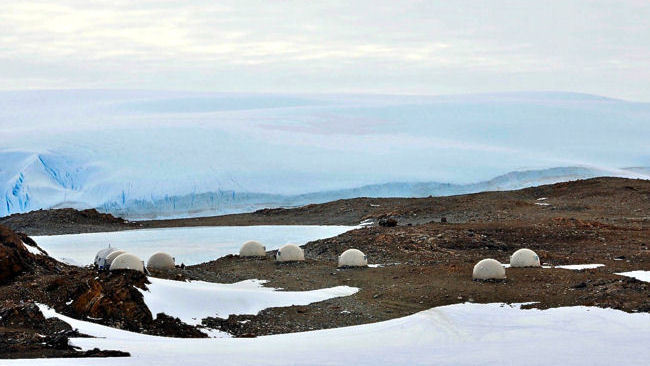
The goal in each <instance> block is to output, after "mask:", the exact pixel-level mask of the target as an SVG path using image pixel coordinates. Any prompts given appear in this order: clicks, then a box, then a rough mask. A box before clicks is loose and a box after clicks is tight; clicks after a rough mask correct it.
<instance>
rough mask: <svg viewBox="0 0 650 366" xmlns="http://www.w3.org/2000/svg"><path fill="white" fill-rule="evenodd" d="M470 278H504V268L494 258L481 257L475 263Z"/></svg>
mask: <svg viewBox="0 0 650 366" xmlns="http://www.w3.org/2000/svg"><path fill="white" fill-rule="evenodd" d="M472 278H473V279H475V280H503V279H505V278H506V269H505V268H504V267H503V265H502V264H501V263H500V262H499V261H497V260H494V259H490V258H488V259H483V260H482V261H480V262H478V263H476V265H475V266H474V271H473V272H472Z"/></svg>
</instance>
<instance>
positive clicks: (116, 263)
mask: <svg viewBox="0 0 650 366" xmlns="http://www.w3.org/2000/svg"><path fill="white" fill-rule="evenodd" d="M117 269H130V270H133V271H138V272H144V262H143V261H142V259H140V258H138V257H136V256H135V255H133V254H131V253H122V254H120V255H118V256H117V258H115V259H113V262H112V263H111V271H115V270H117Z"/></svg>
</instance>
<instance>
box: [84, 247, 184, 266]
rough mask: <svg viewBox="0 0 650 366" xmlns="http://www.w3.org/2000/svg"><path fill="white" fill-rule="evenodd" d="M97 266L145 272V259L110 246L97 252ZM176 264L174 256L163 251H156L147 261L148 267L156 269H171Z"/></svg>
mask: <svg viewBox="0 0 650 366" xmlns="http://www.w3.org/2000/svg"><path fill="white" fill-rule="evenodd" d="M95 266H96V267H97V268H98V269H101V270H109V271H114V270H118V269H130V270H134V271H138V272H145V265H144V261H142V260H141V259H140V258H139V257H138V256H136V255H134V254H131V253H127V252H126V251H125V250H121V249H117V248H111V247H108V248H106V249H102V250H100V251H99V252H97V255H96V256H95ZM175 266H176V264H175V262H174V258H173V257H172V256H171V255H169V254H167V253H163V252H156V253H154V254H153V255H152V256H151V257H149V260H148V261H147V266H146V268H148V269H156V270H169V269H173V268H174V267H175Z"/></svg>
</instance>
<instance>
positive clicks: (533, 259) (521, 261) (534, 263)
mask: <svg viewBox="0 0 650 366" xmlns="http://www.w3.org/2000/svg"><path fill="white" fill-rule="evenodd" d="M540 266H541V265H540V263H539V256H538V255H537V253H535V252H533V251H532V250H530V249H526V248H524V249H519V250H518V251H516V252H514V253H513V254H512V256H511V257H510V267H540Z"/></svg>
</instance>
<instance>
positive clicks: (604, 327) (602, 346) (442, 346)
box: [5, 303, 650, 366]
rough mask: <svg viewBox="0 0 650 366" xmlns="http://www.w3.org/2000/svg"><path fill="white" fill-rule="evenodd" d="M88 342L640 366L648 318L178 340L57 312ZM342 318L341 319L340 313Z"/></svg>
mask: <svg viewBox="0 0 650 366" xmlns="http://www.w3.org/2000/svg"><path fill="white" fill-rule="evenodd" d="M41 311H43V314H44V315H45V316H46V317H53V316H54V317H57V318H60V319H62V320H63V321H65V322H67V323H69V324H70V325H71V326H72V327H73V328H78V329H79V332H80V333H83V334H88V335H91V336H94V337H95V338H75V339H73V340H72V342H73V343H74V344H75V345H77V346H80V347H82V348H83V349H92V348H94V347H98V348H101V349H120V350H123V351H127V352H130V353H131V357H124V358H110V359H102V358H86V359H83V360H78V361H79V362H81V363H82V364H84V365H143V364H145V365H177V364H178V363H179V362H182V363H183V365H185V366H190V365H205V364H209V363H211V362H214V360H219V364H223V365H262V364H263V365H340V364H355V365H384V364H390V365H398V364H400V365H522V364H525V365H543V366H546V365H590V366H596V365H646V364H647V361H648V358H649V357H650V349H649V348H648V347H647V339H648V337H650V328H649V327H648V322H649V321H650V316H649V315H648V314H647V313H640V314H634V313H632V314H630V313H625V312H623V311H619V310H613V309H602V308H595V307H582V306H576V307H565V308H555V309H548V310H521V309H520V308H519V307H518V306H509V305H503V304H469V303H466V304H456V305H449V306H441V307H437V308H433V309H430V310H426V311H422V312H419V313H416V314H413V315H411V316H407V317H404V318H399V319H392V320H388V321H384V322H378V323H374V324H365V325H359V326H352V327H344V328H336V329H325V330H317V331H311V332H303V333H289V334H279V335H272V336H265V337H257V338H220V339H179V338H165V337H156V336H150V335H144V334H137V333H131V332H127V331H123V330H119V329H114V328H109V327H106V326H102V325H99V324H95V323H90V322H84V321H80V320H76V319H72V318H69V317H67V316H64V315H60V314H57V313H56V312H54V311H53V310H51V309H47V308H46V307H45V306H41ZM341 316H344V315H341ZM71 361H72V360H70V359H36V360H8V361H5V363H6V364H7V365H30V366H31V365H69V364H70V362H71Z"/></svg>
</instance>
